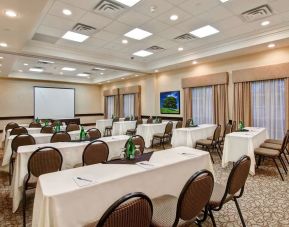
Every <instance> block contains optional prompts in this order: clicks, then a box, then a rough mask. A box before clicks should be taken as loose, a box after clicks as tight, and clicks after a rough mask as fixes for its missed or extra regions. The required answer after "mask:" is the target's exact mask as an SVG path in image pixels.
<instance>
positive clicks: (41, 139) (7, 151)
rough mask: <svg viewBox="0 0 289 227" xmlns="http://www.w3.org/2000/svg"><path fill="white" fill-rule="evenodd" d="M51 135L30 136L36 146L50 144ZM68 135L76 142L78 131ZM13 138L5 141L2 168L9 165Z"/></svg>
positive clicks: (10, 137)
mask: <svg viewBox="0 0 289 227" xmlns="http://www.w3.org/2000/svg"><path fill="white" fill-rule="evenodd" d="M52 135H53V134H50V133H36V134H32V136H33V137H34V139H35V142H36V144H43V143H50V139H51V137H52ZM69 135H70V137H71V139H72V140H78V139H79V136H80V130H78V131H72V132H69ZM15 137H16V136H15V135H12V136H9V137H8V139H7V143H5V147H4V154H3V161H2V166H6V165H8V164H9V161H10V157H11V154H12V149H11V143H12V140H13V139H14V138H15Z"/></svg>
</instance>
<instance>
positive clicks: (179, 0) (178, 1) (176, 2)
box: [167, 0, 185, 6]
mask: <svg viewBox="0 0 289 227" xmlns="http://www.w3.org/2000/svg"><path fill="white" fill-rule="evenodd" d="M167 1H168V2H170V3H172V4H173V5H176V6H179V5H180V4H181V3H182V2H184V1H185V0H167Z"/></svg>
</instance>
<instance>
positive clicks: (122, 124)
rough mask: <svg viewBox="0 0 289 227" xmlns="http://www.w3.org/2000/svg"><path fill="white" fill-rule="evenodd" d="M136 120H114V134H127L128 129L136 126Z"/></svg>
mask: <svg viewBox="0 0 289 227" xmlns="http://www.w3.org/2000/svg"><path fill="white" fill-rule="evenodd" d="M135 124H136V121H119V122H114V123H113V127H112V135H113V136H116V135H125V134H126V131H127V130H128V129H134V128H135Z"/></svg>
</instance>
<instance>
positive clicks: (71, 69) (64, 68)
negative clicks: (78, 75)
mask: <svg viewBox="0 0 289 227" xmlns="http://www.w3.org/2000/svg"><path fill="white" fill-rule="evenodd" d="M61 70H63V71H70V72H72V71H75V70H76V68H71V67H63V68H62V69H61Z"/></svg>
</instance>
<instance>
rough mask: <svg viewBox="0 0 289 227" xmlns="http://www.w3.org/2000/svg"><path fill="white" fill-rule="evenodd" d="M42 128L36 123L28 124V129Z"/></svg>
mask: <svg viewBox="0 0 289 227" xmlns="http://www.w3.org/2000/svg"><path fill="white" fill-rule="evenodd" d="M41 127H42V126H41V124H40V123H37V122H34V121H33V122H31V123H30V124H29V128H41Z"/></svg>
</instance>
